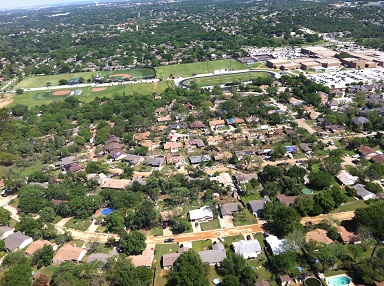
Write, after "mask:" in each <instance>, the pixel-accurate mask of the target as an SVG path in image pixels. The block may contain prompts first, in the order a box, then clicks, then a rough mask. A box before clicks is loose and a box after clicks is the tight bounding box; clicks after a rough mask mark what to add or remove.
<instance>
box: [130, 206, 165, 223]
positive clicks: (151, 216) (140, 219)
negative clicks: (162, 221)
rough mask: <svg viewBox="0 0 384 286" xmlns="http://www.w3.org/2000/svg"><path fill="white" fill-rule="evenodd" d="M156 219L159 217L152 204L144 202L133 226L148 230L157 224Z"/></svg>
mask: <svg viewBox="0 0 384 286" xmlns="http://www.w3.org/2000/svg"><path fill="white" fill-rule="evenodd" d="M158 218H159V217H158V214H157V212H156V210H155V207H154V205H153V203H151V202H150V201H144V202H143V203H142V204H141V206H140V208H139V210H138V211H137V213H136V216H135V220H134V222H133V225H134V227H135V228H137V229H139V228H145V229H150V228H152V227H153V226H155V225H158V224H159V220H158Z"/></svg>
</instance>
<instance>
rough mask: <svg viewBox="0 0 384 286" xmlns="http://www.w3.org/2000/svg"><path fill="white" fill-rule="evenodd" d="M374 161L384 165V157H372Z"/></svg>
mask: <svg viewBox="0 0 384 286" xmlns="http://www.w3.org/2000/svg"><path fill="white" fill-rule="evenodd" d="M372 161H373V162H376V163H381V164H384V155H376V156H373V157H372Z"/></svg>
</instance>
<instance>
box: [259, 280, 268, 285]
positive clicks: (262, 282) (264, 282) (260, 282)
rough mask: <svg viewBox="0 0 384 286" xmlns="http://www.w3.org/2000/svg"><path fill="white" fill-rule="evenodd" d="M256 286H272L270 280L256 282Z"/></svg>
mask: <svg viewBox="0 0 384 286" xmlns="http://www.w3.org/2000/svg"><path fill="white" fill-rule="evenodd" d="M255 286H270V285H269V282H268V280H263V281H259V282H256V284H255Z"/></svg>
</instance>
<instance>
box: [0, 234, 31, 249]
mask: <svg viewBox="0 0 384 286" xmlns="http://www.w3.org/2000/svg"><path fill="white" fill-rule="evenodd" d="M32 241H33V238H32V237H30V236H28V235H25V234H23V233H22V232H21V231H18V232H14V233H11V234H10V235H8V236H7V237H6V238H5V239H4V244H5V249H6V250H7V251H14V250H16V249H22V248H24V247H26V246H27V245H29V244H30V243H32Z"/></svg>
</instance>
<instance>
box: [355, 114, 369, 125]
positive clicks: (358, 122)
mask: <svg viewBox="0 0 384 286" xmlns="http://www.w3.org/2000/svg"><path fill="white" fill-rule="evenodd" d="M352 121H353V123H355V124H356V125H357V126H361V125H364V124H367V123H368V122H369V120H368V119H367V118H365V117H361V116H360V117H356V118H354V119H353V120H352Z"/></svg>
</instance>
